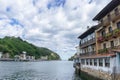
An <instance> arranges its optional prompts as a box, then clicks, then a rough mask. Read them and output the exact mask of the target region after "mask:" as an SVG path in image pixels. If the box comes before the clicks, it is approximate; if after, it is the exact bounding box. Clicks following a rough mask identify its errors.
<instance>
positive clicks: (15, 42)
mask: <svg viewBox="0 0 120 80" xmlns="http://www.w3.org/2000/svg"><path fill="white" fill-rule="evenodd" d="M22 51H26V52H27V55H30V56H35V58H36V59H39V58H40V57H41V56H48V59H49V60H58V59H60V57H59V55H58V54H57V53H55V52H53V51H51V50H49V49H48V48H45V47H37V46H35V45H33V44H31V43H28V42H27V41H23V40H22V39H21V38H19V37H18V38H15V37H4V38H2V39H0V52H3V53H9V54H10V57H11V58H14V56H15V55H19V54H21V53H22Z"/></svg>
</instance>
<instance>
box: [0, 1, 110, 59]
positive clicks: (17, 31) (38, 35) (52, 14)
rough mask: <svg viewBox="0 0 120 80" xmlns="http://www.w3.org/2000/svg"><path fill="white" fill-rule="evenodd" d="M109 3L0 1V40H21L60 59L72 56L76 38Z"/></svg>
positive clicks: (74, 50)
mask: <svg viewBox="0 0 120 80" xmlns="http://www.w3.org/2000/svg"><path fill="white" fill-rule="evenodd" d="M110 1H111V0H104V1H103V0H0V38H3V37H4V36H15V37H18V36H19V37H21V38H22V39H24V40H27V41H28V42H30V43H33V44H34V45H37V46H40V47H47V48H49V49H51V50H53V51H55V52H57V53H58V54H59V55H60V56H61V58H62V59H68V58H69V57H71V56H72V55H74V54H75V53H76V49H75V47H76V46H77V45H78V44H79V40H78V39H77V37H78V36H79V35H80V34H81V33H83V32H84V31H85V30H86V29H87V26H92V25H95V24H96V22H93V21H92V18H93V17H94V16H95V15H96V14H97V13H98V12H99V11H100V10H101V9H102V8H103V7H104V6H105V5H106V4H107V3H108V2H110Z"/></svg>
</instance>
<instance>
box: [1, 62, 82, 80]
mask: <svg viewBox="0 0 120 80" xmlns="http://www.w3.org/2000/svg"><path fill="white" fill-rule="evenodd" d="M72 64H73V62H68V61H52V62H49V61H48V62H47V61H46V62H7V63H6V62H1V63H0V65H1V66H4V67H0V80H80V78H79V76H77V75H75V74H74V69H73V67H72Z"/></svg>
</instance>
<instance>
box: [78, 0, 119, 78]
mask: <svg viewBox="0 0 120 80" xmlns="http://www.w3.org/2000/svg"><path fill="white" fill-rule="evenodd" d="M93 21H98V25H97V26H93V27H91V28H89V29H88V30H87V31H85V32H84V33H83V34H81V35H80V36H79V37H78V38H79V39H80V43H79V49H80V55H79V59H80V64H81V65H80V67H81V70H82V71H84V72H87V73H88V74H91V75H93V76H95V77H99V78H102V79H104V80H120V77H119V76H117V75H120V0H112V1H111V2H110V3H109V4H108V5H107V6H105V7H104V8H103V9H102V10H101V11H100V12H99V13H98V14H97V15H96V16H95V17H94V18H93ZM113 78H114V79H113Z"/></svg>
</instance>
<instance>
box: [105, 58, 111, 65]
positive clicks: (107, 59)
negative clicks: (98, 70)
mask: <svg viewBox="0 0 120 80" xmlns="http://www.w3.org/2000/svg"><path fill="white" fill-rule="evenodd" d="M105 67H110V58H105Z"/></svg>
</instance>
